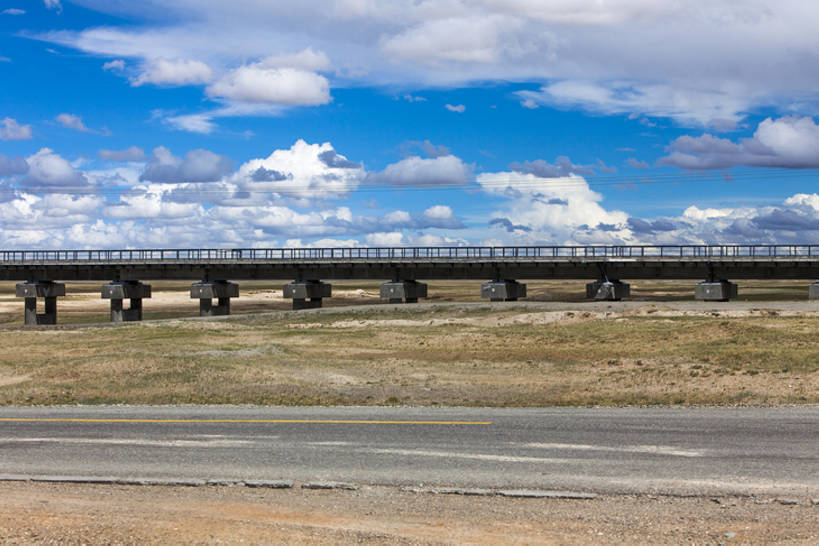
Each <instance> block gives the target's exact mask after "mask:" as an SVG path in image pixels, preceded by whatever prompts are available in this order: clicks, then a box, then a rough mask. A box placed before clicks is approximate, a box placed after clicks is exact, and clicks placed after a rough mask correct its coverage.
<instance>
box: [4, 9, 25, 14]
mask: <svg viewBox="0 0 819 546" xmlns="http://www.w3.org/2000/svg"><path fill="white" fill-rule="evenodd" d="M25 13H26V10H24V9H19V8H8V9H4V10H3V11H0V15H25Z"/></svg>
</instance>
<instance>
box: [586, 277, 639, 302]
mask: <svg viewBox="0 0 819 546" xmlns="http://www.w3.org/2000/svg"><path fill="white" fill-rule="evenodd" d="M630 295H631V285H630V284H629V283H627V282H622V281H619V280H618V279H610V280H600V281H594V282H590V283H588V284H586V298H587V299H590V300H598V301H620V300H621V299H623V298H627V297H629V296H630Z"/></svg>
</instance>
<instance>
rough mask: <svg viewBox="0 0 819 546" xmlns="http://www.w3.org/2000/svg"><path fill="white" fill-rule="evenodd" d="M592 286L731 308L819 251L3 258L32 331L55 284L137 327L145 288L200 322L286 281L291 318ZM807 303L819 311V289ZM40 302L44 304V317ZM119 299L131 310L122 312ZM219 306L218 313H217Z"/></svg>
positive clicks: (807, 268) (606, 296) (42, 253)
mask: <svg viewBox="0 0 819 546" xmlns="http://www.w3.org/2000/svg"><path fill="white" fill-rule="evenodd" d="M583 278H586V279H589V280H590V281H592V282H589V283H588V284H587V285H586V296H587V297H588V298H589V299H598V300H619V299H622V298H624V297H628V296H629V284H628V283H626V282H623V279H628V280H631V279H697V280H699V281H701V282H699V283H697V285H696V287H695V297H696V298H697V299H700V300H705V301H727V300H729V299H730V298H733V297H736V296H737V285H736V284H735V283H733V282H731V281H732V280H740V279H805V280H812V281H817V280H819V245H682V246H679V245H678V246H669V245H662V246H529V247H415V248H413V247H401V248H286V249H281V248H268V249H142V250H6V251H0V280H6V281H15V280H16V281H24V282H21V283H20V284H17V287H16V295H17V297H20V298H25V323H26V324H55V323H56V321H57V298H58V297H59V296H64V295H65V284H63V283H62V282H58V281H95V280H96V281H108V282H107V284H104V285H102V287H101V296H102V297H103V298H105V299H109V300H110V301H111V320H112V321H114V322H122V321H135V320H141V319H142V300H143V299H145V298H150V297H151V286H150V285H149V284H144V283H143V282H141V281H142V280H149V279H151V280H160V279H162V280H165V279H175V280H185V279H187V280H194V281H196V282H194V283H193V284H192V285H191V290H190V294H191V298H193V299H198V300H199V302H200V306H199V309H200V314H201V315H202V316H211V315H227V314H230V300H231V298H235V297H238V296H239V286H238V284H237V283H235V282H232V281H240V280H285V281H292V282H290V283H288V284H286V285H284V291H283V294H284V297H285V298H290V299H292V300H293V309H305V308H311V307H321V303H322V299H323V298H328V297H330V296H331V294H332V287H331V285H330V284H328V283H326V282H323V281H324V280H332V279H357V280H365V279H382V280H385V281H387V282H385V283H384V284H382V285H381V297H382V298H383V299H386V300H389V301H390V302H392V303H400V302H407V303H411V302H417V301H418V299H419V298H425V297H426V296H427V285H426V284H425V283H423V282H419V281H420V280H428V279H465V280H483V281H486V282H484V283H483V284H482V285H481V295H482V297H484V298H487V299H489V300H492V301H514V300H517V299H518V298H523V297H525V296H526V285H525V284H524V283H522V282H520V281H521V280H526V279H583ZM808 297H809V298H810V299H812V300H819V282H813V284H811V285H810V287H809V289H808ZM37 299H42V300H44V306H43V308H44V312H42V313H38V311H37ZM123 300H130V307H129V308H125V307H124V305H123ZM214 300H216V303H214Z"/></svg>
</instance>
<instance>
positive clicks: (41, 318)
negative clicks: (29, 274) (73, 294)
mask: <svg viewBox="0 0 819 546" xmlns="http://www.w3.org/2000/svg"><path fill="white" fill-rule="evenodd" d="M15 294H16V295H17V297H18V298H25V300H26V309H25V320H24V322H25V324H31V325H34V324H57V298H58V297H59V296H65V285H64V284H62V283H57V282H52V281H29V282H25V283H20V284H18V285H17V286H16V287H15ZM37 298H43V299H44V300H45V309H44V311H45V312H44V313H37Z"/></svg>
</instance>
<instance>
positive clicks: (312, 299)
mask: <svg viewBox="0 0 819 546" xmlns="http://www.w3.org/2000/svg"><path fill="white" fill-rule="evenodd" d="M282 295H283V296H284V297H285V298H289V299H292V300H293V309H294V310H297V309H315V308H318V307H321V300H322V298H329V297H330V296H331V295H332V285H330V284H327V283H324V282H321V281H318V280H308V281H295V282H291V283H290V284H285V285H284V287H283V289H282Z"/></svg>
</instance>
